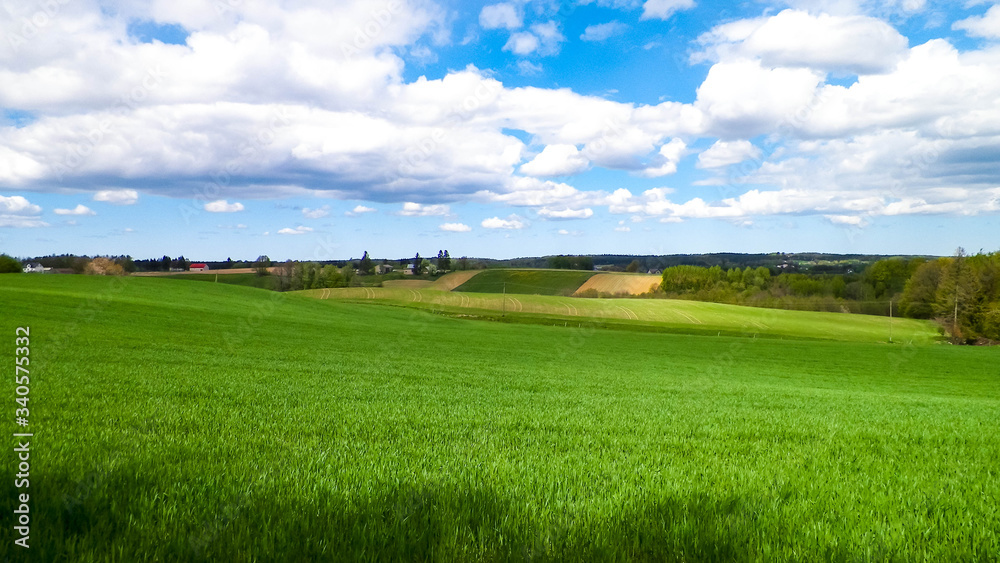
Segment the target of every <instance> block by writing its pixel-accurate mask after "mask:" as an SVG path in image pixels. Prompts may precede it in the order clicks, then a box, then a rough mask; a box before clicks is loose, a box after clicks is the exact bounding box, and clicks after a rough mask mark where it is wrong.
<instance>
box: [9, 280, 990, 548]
mask: <svg viewBox="0 0 1000 563" xmlns="http://www.w3.org/2000/svg"><path fill="white" fill-rule="evenodd" d="M576 301H582V300H574V302H576ZM0 302H2V303H3V304H4V315H3V321H2V323H0V324H2V331H3V332H4V333H5V334H7V335H8V340H7V342H8V344H7V348H6V350H5V351H4V353H3V355H2V357H3V358H4V361H6V362H8V366H10V367H9V368H8V369H10V370H11V371H13V364H14V346H15V344H14V340H13V339H14V329H15V327H17V326H30V328H31V342H30V349H31V356H30V357H31V358H32V363H31V370H32V373H31V386H30V387H31V391H30V398H31V399H30V400H31V403H30V406H31V414H30V420H31V422H30V425H31V426H30V430H32V431H34V432H35V433H36V435H35V437H34V438H33V440H32V442H31V448H32V450H31V451H32V454H31V456H32V457H31V486H30V493H31V518H32V520H31V526H32V534H31V549H30V556H31V557H30V559H31V560H32V561H143V560H158V561H270V560H275V561H315V560H344V561H356V560H385V559H390V560H428V559H434V560H447V561H454V560H460V561H461V560H488V561H507V560H511V559H518V560H520V559H531V560H542V561H545V560H571V561H595V560H655V561H701V560H726V561H729V560H735V561H956V560H968V561H972V560H979V561H988V560H996V558H997V554H998V553H1000V537H998V535H1000V508H998V506H1000V478H998V466H997V459H1000V433H997V431H996V426H997V421H998V420H1000V385H998V383H1000V376H998V374H997V369H996V365H997V351H996V350H995V349H987V348H966V347H953V346H947V345H938V344H928V345H923V344H921V345H910V346H902V345H900V346H888V345H885V344H876V343H864V342H836V341H805V340H795V341H790V340H784V341H782V340H777V339H760V338H758V339H756V340H755V339H752V338H735V337H726V336H722V337H711V338H710V337H704V336H691V335H678V334H663V333H644V332H631V331H627V330H596V329H587V328H582V329H581V328H564V327H561V326H560V327H553V326H543V325H540V324H505V323H493V322H482V321H477V320H470V319H462V318H455V317H453V316H446V315H437V314H431V313H430V312H427V311H422V310H418V309H413V308H407V307H399V306H386V305H385V304H374V303H351V302H344V301H337V300H317V299H315V298H311V297H308V296H305V295H294V294H279V293H273V292H267V291H263V290H258V289H252V288H245V287H239V286H233V285H225V284H221V283H219V284H209V283H201V284H193V283H185V282H183V281H179V280H173V279H162V278H161V279H154V278H146V279H143V278H131V279H108V278H98V277H77V276H29V275H16V274H15V275H4V276H0ZM7 389H8V396H9V397H10V398H9V400H8V404H9V408H10V411H9V413H8V414H9V416H10V418H9V419H8V420H11V422H9V423H8V428H11V429H12V431H16V430H13V429H19V430H20V429H21V428H20V427H16V426H14V425H13V415H14V413H13V409H14V408H15V404H14V401H13V398H14V396H15V395H14V383H13V381H11V382H10V383H9V384H8V387H7ZM7 455H8V456H10V457H9V458H8V459H9V460H10V461H8V462H7V463H6V464H5V465H4V467H5V471H6V474H7V475H6V476H7V480H6V483H7V485H6V487H7V491H6V494H5V495H4V497H3V499H4V501H3V506H2V507H0V510H3V513H4V514H7V515H10V514H12V511H13V509H14V508H15V503H14V498H15V493H16V492H18V490H16V489H15V488H14V486H13V483H14V475H13V473H14V471H15V469H14V455H13V453H12V452H11V450H8V453H7ZM20 492H23V491H20ZM7 529H8V532H7V533H8V534H12V533H13V532H12V531H11V528H10V526H9V525H8V528H7ZM20 549H21V548H17V547H15V546H14V545H13V540H12V539H11V538H8V540H7V541H5V542H3V547H0V558H4V559H6V558H8V557H9V558H11V559H12V560H19V558H20V557H23V556H24V552H23V551H16V550H20Z"/></svg>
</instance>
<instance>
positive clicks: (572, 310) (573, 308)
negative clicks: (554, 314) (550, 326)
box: [565, 303, 580, 317]
mask: <svg viewBox="0 0 1000 563" xmlns="http://www.w3.org/2000/svg"><path fill="white" fill-rule="evenodd" d="M565 305H566V314H568V315H569V316H571V317H579V316H580V312H579V311H577V310H576V306H574V305H570V304H569V303H566V304H565Z"/></svg>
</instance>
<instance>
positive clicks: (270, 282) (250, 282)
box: [166, 273, 276, 289]
mask: <svg viewBox="0 0 1000 563" xmlns="http://www.w3.org/2000/svg"><path fill="white" fill-rule="evenodd" d="M166 277H170V278H171V279H175V280H187V281H202V282H212V283H228V284H231V285H242V286H246V287H257V288H260V289H274V286H275V284H276V279H275V276H258V275H257V274H221V275H220V274H211V273H209V274H180V275H175V276H166Z"/></svg>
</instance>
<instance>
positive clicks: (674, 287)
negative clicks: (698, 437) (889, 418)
mask: <svg viewBox="0 0 1000 563" xmlns="http://www.w3.org/2000/svg"><path fill="white" fill-rule="evenodd" d="M660 290H661V291H662V294H663V295H664V296H666V297H673V298H681V299H693V300H698V301H712V302H716V303H731V304H736V305H751V306H758V307H771V308H779V309H800V310H811V311H830V312H845V313H864V314H873V315H889V314H896V315H900V316H905V317H910V318H916V319H934V320H936V321H937V322H938V324H939V325H940V326H941V327H942V329H943V330H945V331H946V332H947V333H948V334H950V335H951V337H952V340H953V341H954V342H956V343H973V342H983V341H993V342H998V341H1000V252H995V253H992V254H982V253H980V254H977V255H975V256H966V254H965V252H964V251H963V250H962V249H959V251H958V252H956V255H955V256H953V257H947V258H937V259H932V260H928V259H925V258H909V259H907V258H889V259H883V260H879V261H876V262H874V263H872V264H870V265H869V266H868V267H867V268H865V269H864V270H863V271H861V272H858V273H850V274H814V273H787V272H783V271H781V269H780V268H775V269H772V268H765V267H762V266H761V267H757V268H751V267H745V268H742V269H741V268H731V269H728V270H724V269H723V268H722V267H720V266H712V267H711V268H705V267H700V266H673V267H669V268H666V269H665V270H663V276H662V281H661V283H660Z"/></svg>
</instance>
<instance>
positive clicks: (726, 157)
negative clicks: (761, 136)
mask: <svg viewBox="0 0 1000 563" xmlns="http://www.w3.org/2000/svg"><path fill="white" fill-rule="evenodd" d="M760 155H761V152H760V149H759V148H757V147H755V146H754V145H753V143H751V142H750V141H731V142H727V141H716V143H715V144H714V145H712V146H711V147H709V148H708V149H707V150H706V151H704V152H703V153H701V154H699V155H698V164H697V166H698V168H722V167H724V166H729V165H731V164H739V163H740V162H743V161H744V160H748V159H751V158H760Z"/></svg>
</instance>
